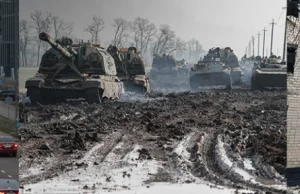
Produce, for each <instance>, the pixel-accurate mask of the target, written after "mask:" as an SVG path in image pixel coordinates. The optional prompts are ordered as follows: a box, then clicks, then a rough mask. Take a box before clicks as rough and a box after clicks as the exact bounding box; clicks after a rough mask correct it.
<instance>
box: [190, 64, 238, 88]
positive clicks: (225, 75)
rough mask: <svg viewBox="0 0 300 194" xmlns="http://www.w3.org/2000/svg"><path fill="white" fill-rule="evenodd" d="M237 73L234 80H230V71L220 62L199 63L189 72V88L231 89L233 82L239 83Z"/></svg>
mask: <svg viewBox="0 0 300 194" xmlns="http://www.w3.org/2000/svg"><path fill="white" fill-rule="evenodd" d="M238 75H239V71H236V72H235V77H236V80H233V79H232V78H231V70H230V68H228V67H227V66H225V65H224V64H223V63H221V62H206V61H205V62H199V63H198V64H196V65H195V67H194V68H192V69H191V71H190V87H191V89H192V90H198V89H199V87H212V86H226V88H227V89H231V86H232V83H233V82H238V81H239V79H240V78H239V77H238Z"/></svg>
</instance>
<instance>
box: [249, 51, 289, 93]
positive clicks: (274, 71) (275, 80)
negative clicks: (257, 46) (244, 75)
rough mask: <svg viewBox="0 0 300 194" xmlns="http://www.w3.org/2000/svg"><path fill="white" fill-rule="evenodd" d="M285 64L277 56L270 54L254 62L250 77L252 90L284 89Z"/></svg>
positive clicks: (285, 84)
mask: <svg viewBox="0 0 300 194" xmlns="http://www.w3.org/2000/svg"><path fill="white" fill-rule="evenodd" d="M286 79H287V65H286V62H284V61H282V60H281V59H280V58H279V57H277V56H275V55H271V56H270V57H269V58H263V59H261V60H259V61H257V62H256V63H255V64H254V67H253V70H252V77H251V89H252V90H264V89H267V88H269V89H275V88H277V89H286V88H287V82H286Z"/></svg>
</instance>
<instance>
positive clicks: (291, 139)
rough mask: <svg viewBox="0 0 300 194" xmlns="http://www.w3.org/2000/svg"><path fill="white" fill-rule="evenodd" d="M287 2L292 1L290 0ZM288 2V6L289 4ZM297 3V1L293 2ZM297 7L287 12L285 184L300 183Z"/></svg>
mask: <svg viewBox="0 0 300 194" xmlns="http://www.w3.org/2000/svg"><path fill="white" fill-rule="evenodd" d="M289 2H292V0H290V1H289ZM289 2H288V6H289ZM293 3H294V4H297V3H298V2H295V1H294V2H293ZM298 9H299V8H297V9H296V10H295V6H294V8H289V7H288V10H289V12H288V13H287V21H286V22H287V29H286V30H287V31H286V37H287V62H288V69H289V72H290V73H292V74H290V75H288V78H287V84H288V96H287V97H288V101H287V103H288V111H287V169H286V178H287V185H288V186H290V187H293V186H297V185H300V47H299V46H298V45H299V40H300V20H299V14H298V11H299V10H298Z"/></svg>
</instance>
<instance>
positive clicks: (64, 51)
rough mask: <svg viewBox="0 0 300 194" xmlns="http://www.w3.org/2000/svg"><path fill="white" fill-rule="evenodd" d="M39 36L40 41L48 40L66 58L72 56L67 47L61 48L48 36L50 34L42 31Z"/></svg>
mask: <svg viewBox="0 0 300 194" xmlns="http://www.w3.org/2000/svg"><path fill="white" fill-rule="evenodd" d="M39 38H40V40H42V41H45V42H48V43H49V44H50V45H51V46H52V47H53V48H54V49H55V50H57V51H59V52H60V53H61V54H62V55H64V56H65V57H67V58H72V57H73V54H71V53H70V52H69V51H68V50H67V49H65V48H63V47H62V46H61V45H60V44H58V43H57V42H55V41H54V40H52V39H51V38H50V35H49V34H47V33H45V32H42V33H40V34H39Z"/></svg>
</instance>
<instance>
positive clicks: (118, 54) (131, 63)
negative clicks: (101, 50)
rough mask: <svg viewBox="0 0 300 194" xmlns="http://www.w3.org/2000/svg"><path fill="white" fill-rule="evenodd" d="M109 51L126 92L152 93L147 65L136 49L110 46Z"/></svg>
mask: <svg viewBox="0 0 300 194" xmlns="http://www.w3.org/2000/svg"><path fill="white" fill-rule="evenodd" d="M107 51H108V52H109V53H110V54H111V55H112V56H113V58H114V60H115V63H116V67H117V76H118V78H119V79H120V80H121V81H122V82H123V84H124V88H125V92H126V91H129V92H135V93H138V94H145V93H149V92H150V80H149V78H148V76H147V75H146V71H145V65H144V62H143V60H142V59H141V58H140V57H139V55H138V51H137V49H136V48H135V47H129V48H121V49H120V50H118V48H117V47H115V46H110V47H109V48H108V49H107Z"/></svg>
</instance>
